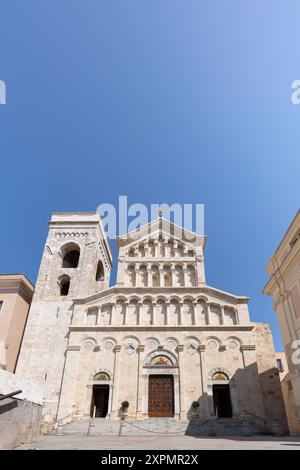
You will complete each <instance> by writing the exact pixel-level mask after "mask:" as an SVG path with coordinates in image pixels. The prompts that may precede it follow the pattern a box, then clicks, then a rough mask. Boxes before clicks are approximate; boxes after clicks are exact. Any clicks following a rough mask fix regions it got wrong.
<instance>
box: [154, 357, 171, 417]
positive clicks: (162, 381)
mask: <svg viewBox="0 0 300 470" xmlns="http://www.w3.org/2000/svg"><path fill="white" fill-rule="evenodd" d="M150 365H151V367H152V368H156V369H157V372H160V373H159V374H150V375H149V387H148V416H149V418H170V417H172V418H173V417H174V378H173V375H172V374H166V373H161V372H162V370H161V369H164V370H163V372H165V369H166V368H167V367H170V366H172V365H173V364H172V361H171V359H170V358H169V357H168V356H166V355H157V356H154V357H153V358H152V359H151V361H150Z"/></svg>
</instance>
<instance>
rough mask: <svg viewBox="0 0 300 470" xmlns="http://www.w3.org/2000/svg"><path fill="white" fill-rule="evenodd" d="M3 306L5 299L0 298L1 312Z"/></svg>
mask: <svg viewBox="0 0 300 470" xmlns="http://www.w3.org/2000/svg"><path fill="white" fill-rule="evenodd" d="M2 306H3V300H0V312H1V310H2Z"/></svg>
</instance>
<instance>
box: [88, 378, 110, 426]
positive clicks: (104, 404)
mask: <svg viewBox="0 0 300 470" xmlns="http://www.w3.org/2000/svg"><path fill="white" fill-rule="evenodd" d="M94 380H95V381H100V382H102V383H99V384H97V383H94V385H93V392H92V401H91V410H90V416H91V417H95V418H105V417H106V415H107V413H108V402H109V385H108V384H105V383H103V382H104V381H109V380H110V377H109V375H108V374H107V373H106V372H99V373H97V374H96V375H95V376H94Z"/></svg>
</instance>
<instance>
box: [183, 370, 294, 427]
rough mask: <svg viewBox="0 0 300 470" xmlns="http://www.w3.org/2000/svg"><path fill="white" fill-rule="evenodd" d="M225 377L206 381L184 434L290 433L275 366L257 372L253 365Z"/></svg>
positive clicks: (188, 417)
mask: <svg viewBox="0 0 300 470" xmlns="http://www.w3.org/2000/svg"><path fill="white" fill-rule="evenodd" d="M226 378H227V377H226V376H225V374H223V380H222V375H221V374H219V376H216V379H215V380H214V377H212V378H211V379H212V380H209V381H208V383H207V393H205V394H204V395H202V396H201V397H199V399H198V403H199V407H198V408H196V409H193V408H191V409H190V410H189V411H188V413H187V419H188V420H189V424H188V427H187V429H186V432H185V434H186V435H193V436H197V435H198V436H201V435H209V436H214V435H245V436H246V435H253V434H273V435H288V434H289V432H288V424H287V417H286V411H285V407H284V401H283V395H282V390H281V384H280V380H279V373H278V369H277V368H276V367H274V368H272V369H269V370H267V371H264V372H262V373H259V371H258V368H257V363H253V364H250V365H248V366H246V367H245V368H244V369H238V370H237V371H236V373H235V374H234V375H233V376H232V377H231V379H230V380H226ZM228 418H231V419H228Z"/></svg>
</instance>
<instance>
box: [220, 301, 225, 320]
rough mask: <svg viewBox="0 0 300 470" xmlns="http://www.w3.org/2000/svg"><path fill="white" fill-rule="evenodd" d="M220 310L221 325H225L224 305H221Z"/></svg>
mask: <svg viewBox="0 0 300 470" xmlns="http://www.w3.org/2000/svg"><path fill="white" fill-rule="evenodd" d="M220 310H221V325H225V312H224V305H220Z"/></svg>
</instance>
